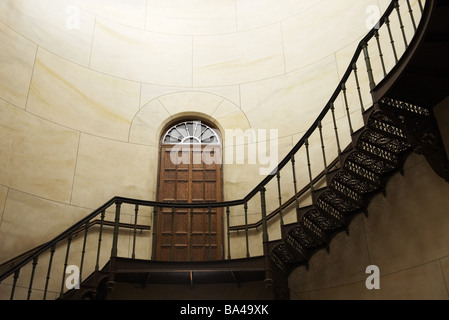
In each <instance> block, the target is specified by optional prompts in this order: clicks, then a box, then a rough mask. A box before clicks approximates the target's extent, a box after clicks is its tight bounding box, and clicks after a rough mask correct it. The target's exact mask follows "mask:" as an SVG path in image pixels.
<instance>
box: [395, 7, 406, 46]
mask: <svg viewBox="0 0 449 320" xmlns="http://www.w3.org/2000/svg"><path fill="white" fill-rule="evenodd" d="M394 8H395V9H396V13H397V14H398V20H399V26H400V28H401V32H402V38H403V40H404V45H405V48H406V49H407V48H408V42H407V37H406V35H405V30H404V24H403V23H402V17H401V11H400V8H399V1H395V2H394Z"/></svg>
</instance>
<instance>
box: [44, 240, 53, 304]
mask: <svg viewBox="0 0 449 320" xmlns="http://www.w3.org/2000/svg"><path fill="white" fill-rule="evenodd" d="M55 251H56V245H52V246H51V249H50V261H49V262H48V269H47V278H46V280H45V288H44V297H43V300H47V292H48V284H49V282H50V274H51V267H52V264H53V256H54V255H55Z"/></svg>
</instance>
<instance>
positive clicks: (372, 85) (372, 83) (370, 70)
mask: <svg viewBox="0 0 449 320" xmlns="http://www.w3.org/2000/svg"><path fill="white" fill-rule="evenodd" d="M362 49H363V55H364V56H365V65H366V72H367V73H368V79H369V88H370V90H374V88H375V87H376V82H375V81H374V75H373V68H372V66H371V60H370V57H369V52H368V43H367V42H364V43H363V44H362Z"/></svg>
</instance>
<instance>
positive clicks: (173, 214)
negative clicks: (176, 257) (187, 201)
mask: <svg viewBox="0 0 449 320" xmlns="http://www.w3.org/2000/svg"><path fill="white" fill-rule="evenodd" d="M174 246H175V207H172V208H171V245H170V261H173V250H174Z"/></svg>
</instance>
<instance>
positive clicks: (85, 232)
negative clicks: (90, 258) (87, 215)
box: [80, 221, 89, 283]
mask: <svg viewBox="0 0 449 320" xmlns="http://www.w3.org/2000/svg"><path fill="white" fill-rule="evenodd" d="M88 231H89V221H88V222H86V225H85V229H84V240H83V250H82V252H81V263H80V283H81V282H82V281H83V280H82V276H83V266H84V255H85V254H86V243H87V233H88Z"/></svg>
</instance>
